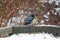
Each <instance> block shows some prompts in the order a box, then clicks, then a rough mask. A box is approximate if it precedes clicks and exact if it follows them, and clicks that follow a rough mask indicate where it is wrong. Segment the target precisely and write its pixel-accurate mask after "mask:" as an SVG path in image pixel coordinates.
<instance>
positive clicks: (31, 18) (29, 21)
mask: <svg viewBox="0 0 60 40" xmlns="http://www.w3.org/2000/svg"><path fill="white" fill-rule="evenodd" d="M36 24H38V17H37V16H36V15H35V14H31V15H30V16H28V18H27V19H26V20H25V22H24V25H30V26H34V25H36Z"/></svg>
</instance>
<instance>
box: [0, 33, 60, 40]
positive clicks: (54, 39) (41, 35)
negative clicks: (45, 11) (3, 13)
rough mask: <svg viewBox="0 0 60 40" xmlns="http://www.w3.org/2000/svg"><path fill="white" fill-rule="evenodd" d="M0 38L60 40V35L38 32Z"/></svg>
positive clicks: (4, 39)
mask: <svg viewBox="0 0 60 40" xmlns="http://www.w3.org/2000/svg"><path fill="white" fill-rule="evenodd" d="M0 40H60V37H54V36H53V35H52V34H48V33H44V32H43V33H38V34H28V33H20V34H17V35H16V34H14V35H12V36H10V37H6V38H0Z"/></svg>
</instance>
